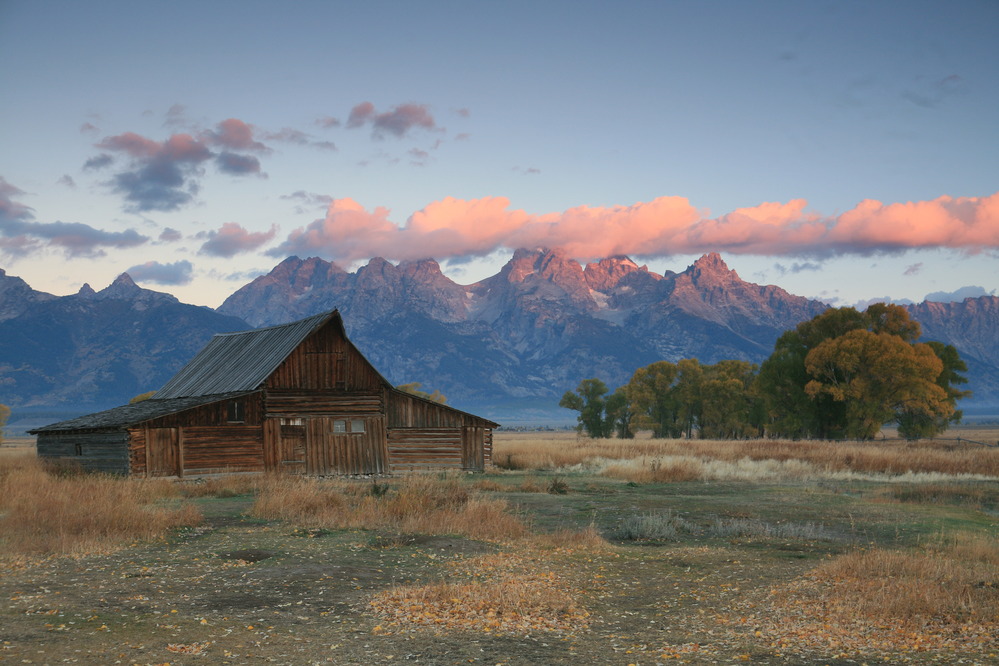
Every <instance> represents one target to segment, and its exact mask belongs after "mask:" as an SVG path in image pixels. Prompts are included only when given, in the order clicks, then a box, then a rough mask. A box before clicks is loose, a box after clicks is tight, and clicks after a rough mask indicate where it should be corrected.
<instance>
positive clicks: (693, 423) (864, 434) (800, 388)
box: [559, 303, 970, 439]
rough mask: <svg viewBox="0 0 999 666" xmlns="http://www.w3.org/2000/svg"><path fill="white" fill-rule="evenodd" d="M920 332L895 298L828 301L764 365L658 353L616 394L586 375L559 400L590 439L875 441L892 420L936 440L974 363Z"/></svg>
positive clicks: (913, 435) (953, 415) (904, 433)
mask: <svg viewBox="0 0 999 666" xmlns="http://www.w3.org/2000/svg"><path fill="white" fill-rule="evenodd" d="M920 333H921V331H920V326H919V323H918V322H916V321H913V320H912V319H910V318H909V313H908V311H906V310H905V308H902V307H901V306H898V305H891V304H884V303H877V304H874V305H871V306H870V307H868V308H867V310H865V311H863V312H860V311H858V310H857V309H855V308H851V307H846V308H830V309H829V310H826V311H825V312H824V313H822V314H820V315H818V316H816V317H814V318H813V319H811V320H809V321H806V322H803V323H801V324H799V325H798V326H797V327H796V328H795V329H794V330H790V331H786V332H785V333H784V334H783V335H781V336H780V338H778V340H777V342H776V344H775V345H774V351H773V353H772V354H771V355H770V357H769V358H767V359H766V360H765V361H764V362H763V363H762V364H761V365H760V366H756V365H755V364H752V363H749V362H748V361H739V360H725V361H720V362H718V363H715V364H713V365H704V364H701V363H700V362H698V360H697V359H694V358H690V359H683V360H680V361H678V362H676V363H673V362H670V361H657V362H656V363H652V364H651V365H648V366H646V367H644V368H639V369H638V370H636V371H635V374H634V375H633V376H632V378H631V380H630V381H629V382H628V383H627V384H625V385H624V386H621V387H619V388H618V389H617V390H615V391H613V392H611V391H610V389H609V388H608V387H607V385H606V384H605V383H604V382H603V381H601V380H600V379H597V378H592V379H584V380H583V381H582V382H580V384H579V386H578V387H577V388H576V390H575V391H567V392H566V393H565V395H563V396H562V399H561V401H560V402H559V405H560V406H562V407H565V408H568V409H572V410H575V411H578V412H579V416H578V422H579V429H580V430H581V431H583V432H586V433H587V434H588V435H589V436H591V437H611V436H614V435H616V436H617V437H621V438H630V437H634V432H635V430H651V431H652V435H653V437H687V438H691V437H700V438H706V439H736V438H747V437H787V438H795V439H798V438H818V439H843V438H849V439H871V438H873V437H874V436H876V435H877V433H878V431H879V430H880V429H881V427H882V426H883V425H885V424H888V423H896V424H897V425H898V433H899V436H901V437H905V438H907V439H917V438H920V437H933V436H934V435H937V434H939V433H942V432H943V431H944V430H946V429H947V427H948V426H949V425H950V424H952V423H957V422H959V421H960V420H961V416H962V413H961V411H960V410H959V409H957V401H958V400H960V399H961V398H965V397H967V396H969V395H970V392H969V391H964V390H960V389H959V388H957V386H958V385H960V384H964V383H966V382H967V379H966V378H965V377H964V376H963V375H962V374H961V373H963V372H967V369H968V368H967V366H966V365H965V363H964V361H962V360H961V358H960V355H959V354H958V352H957V349H955V348H954V347H953V346H952V345H945V344H943V343H940V342H935V341H931V342H925V343H923V342H917V340H918V339H919V336H920Z"/></svg>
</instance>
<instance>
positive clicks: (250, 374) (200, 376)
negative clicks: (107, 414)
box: [153, 310, 343, 400]
mask: <svg viewBox="0 0 999 666" xmlns="http://www.w3.org/2000/svg"><path fill="white" fill-rule="evenodd" d="M331 319H335V320H336V321H337V322H339V324H340V327H341V328H342V327H343V320H341V319H340V313H339V312H338V311H336V310H333V311H332V312H324V313H322V314H318V315H314V316H312V317H308V318H306V319H301V320H299V321H294V322H291V323H290V324H282V325H280V326H271V327H268V328H257V329H253V330H250V331H241V332H238V333H219V334H217V335H216V336H215V337H213V338H212V339H211V341H209V343H208V344H207V345H205V347H204V349H202V350H201V351H200V352H198V353H197V355H196V356H195V357H194V358H193V359H191V360H190V361H189V362H188V363H187V365H185V366H184V367H183V368H181V370H180V372H178V373H177V374H176V375H174V376H173V378H172V379H171V380H170V381H168V382H167V383H166V384H165V385H164V386H163V388H161V389H160V390H159V391H157V392H156V394H155V395H153V398H154V399H157V400H160V399H167V398H182V397H188V396H198V395H214V394H217V393H228V392H231V391H252V390H254V389H256V388H258V387H259V386H260V385H261V384H263V383H264V381H265V380H266V379H267V378H268V377H269V376H270V375H271V373H272V372H274V371H275V370H276V369H277V367H278V366H279V365H281V362H282V361H284V360H285V359H286V358H288V355H289V354H291V352H292V351H294V350H295V347H297V346H298V345H299V344H301V342H302V341H303V340H305V338H306V337H308V336H309V334H310V333H312V332H313V331H315V330H317V329H318V328H320V327H321V326H323V325H324V324H326V323H327V322H328V321H330V320H331Z"/></svg>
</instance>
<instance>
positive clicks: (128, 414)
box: [30, 391, 247, 434]
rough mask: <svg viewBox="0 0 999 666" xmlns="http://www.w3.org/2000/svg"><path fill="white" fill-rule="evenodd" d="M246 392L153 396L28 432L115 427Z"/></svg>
mask: <svg viewBox="0 0 999 666" xmlns="http://www.w3.org/2000/svg"><path fill="white" fill-rule="evenodd" d="M246 393H247V392H246V391H237V392H232V393H223V394H220V395H199V396H193V397H187V398H171V399H166V400H158V399H156V398H155V397H153V398H150V399H148V400H142V401H141V402H136V403H134V404H130V405H122V406H120V407H112V408H111V409H106V410H104V411H103V412H97V413H95V414H87V415H86V416H79V417H77V418H75V419H70V420H68V421H60V422H59V423H53V424H51V425H47V426H42V427H41V428H35V429H34V430H31V431H30V432H31V433H32V434H36V433H40V432H60V431H64V430H118V429H121V428H125V427H126V426H131V425H135V424H137V423H142V422H143V421H148V420H150V419H155V418H159V417H161V416H166V415H168V414H175V413H177V412H182V411H184V410H185V409H190V408H191V407H198V406H199V405H207V404H208V403H211V402H217V401H219V400H228V399H229V398H235V397H238V396H240V395H245V394H246Z"/></svg>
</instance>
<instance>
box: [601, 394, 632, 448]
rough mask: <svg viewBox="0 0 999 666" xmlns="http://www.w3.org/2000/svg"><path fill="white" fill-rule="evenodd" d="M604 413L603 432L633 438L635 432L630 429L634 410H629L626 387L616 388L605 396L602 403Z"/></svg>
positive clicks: (621, 437) (622, 437)
mask: <svg viewBox="0 0 999 666" xmlns="http://www.w3.org/2000/svg"><path fill="white" fill-rule="evenodd" d="M604 414H605V419H604V420H605V422H606V430H605V432H608V433H614V434H616V435H617V436H618V439H634V437H635V433H634V431H632V429H631V420H632V417H633V416H634V412H632V411H631V401H630V400H629V399H628V392H627V389H626V388H624V387H620V388H618V389H617V390H616V391H614V392H613V393H612V394H611V396H610V397H609V398H607V401H606V402H605V403H604Z"/></svg>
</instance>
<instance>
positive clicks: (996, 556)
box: [766, 534, 999, 650]
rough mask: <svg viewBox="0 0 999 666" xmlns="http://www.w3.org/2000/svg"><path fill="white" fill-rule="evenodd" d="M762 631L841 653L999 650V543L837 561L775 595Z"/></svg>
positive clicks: (974, 539) (939, 545)
mask: <svg viewBox="0 0 999 666" xmlns="http://www.w3.org/2000/svg"><path fill="white" fill-rule="evenodd" d="M772 604H773V611H774V614H773V615H772V616H771V615H768V616H767V619H766V625H767V627H768V633H770V634H773V635H775V636H777V637H778V639H777V641H778V643H780V642H782V641H785V640H791V641H798V642H800V641H801V640H802V639H803V638H807V639H808V640H811V641H814V642H816V644H817V645H820V646H824V647H828V646H832V645H837V646H839V647H841V648H843V649H847V650H849V649H858V648H871V647H875V646H877V647H880V648H886V649H892V650H922V649H928V648H934V649H939V648H944V647H949V648H957V649H969V650H978V649H981V648H982V647H983V646H985V647H991V648H993V649H995V648H999V539H997V538H996V537H995V536H991V535H988V536H986V535H967V534H965V535H957V536H953V537H950V538H948V539H938V540H936V542H935V543H932V544H929V545H927V546H924V547H923V548H919V549H915V550H907V551H900V550H888V549H881V548H877V549H872V550H862V551H856V552H853V553H848V554H846V555H841V556H840V557H837V558H835V559H834V560H831V561H829V562H827V563H824V564H822V565H820V566H818V567H817V568H816V569H814V570H813V571H812V572H811V573H809V574H808V575H807V576H805V577H804V578H803V579H801V580H799V581H796V582H795V583H792V584H789V585H787V586H785V587H783V588H780V589H778V590H775V591H774V593H773V594H772Z"/></svg>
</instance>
